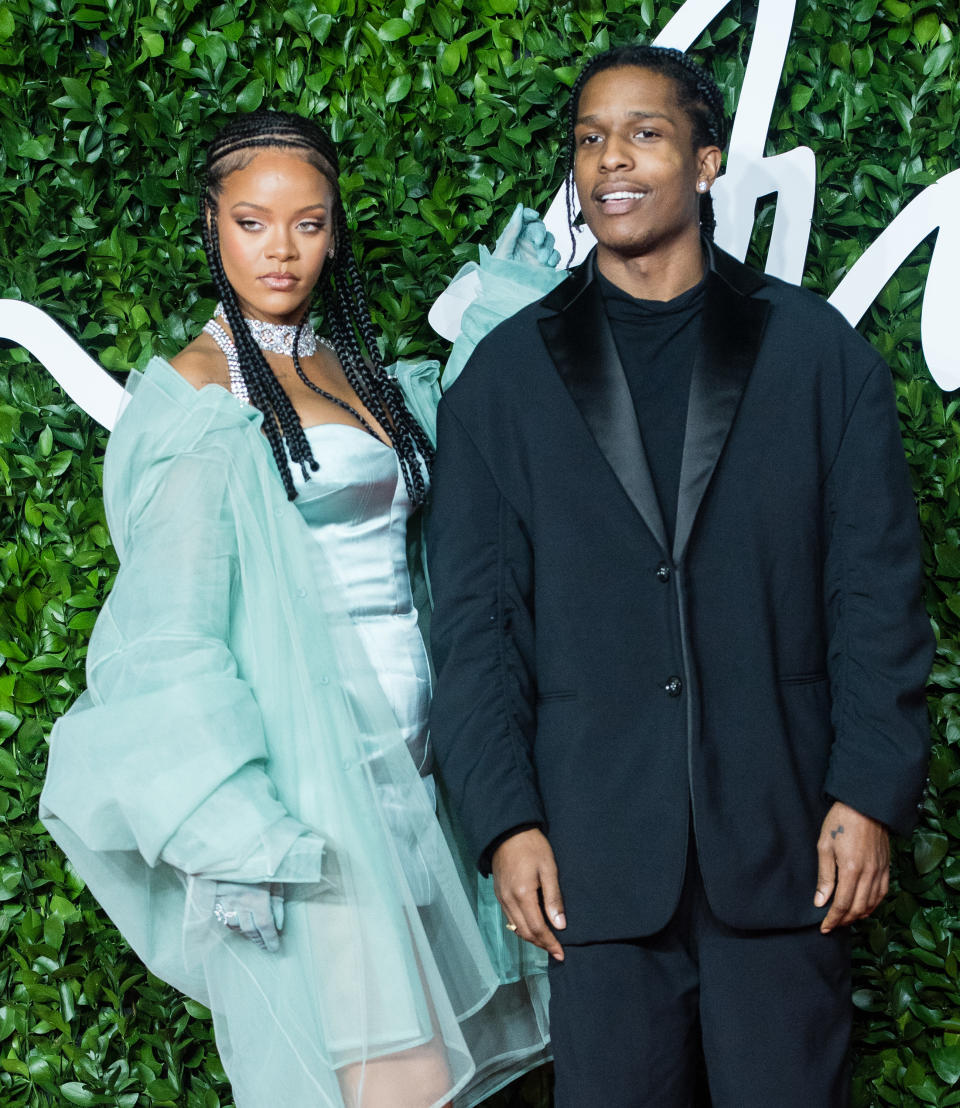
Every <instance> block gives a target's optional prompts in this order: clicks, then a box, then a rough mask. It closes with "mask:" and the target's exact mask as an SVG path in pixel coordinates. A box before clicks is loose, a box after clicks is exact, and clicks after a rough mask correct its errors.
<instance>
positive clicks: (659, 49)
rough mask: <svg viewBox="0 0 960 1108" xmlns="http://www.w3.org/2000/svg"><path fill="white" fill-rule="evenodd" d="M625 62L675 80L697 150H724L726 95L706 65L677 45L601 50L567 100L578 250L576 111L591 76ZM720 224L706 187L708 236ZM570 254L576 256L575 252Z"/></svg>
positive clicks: (570, 215)
mask: <svg viewBox="0 0 960 1108" xmlns="http://www.w3.org/2000/svg"><path fill="white" fill-rule="evenodd" d="M626 67H635V68H637V69H650V70H653V71H654V72H655V73H662V74H663V75H664V76H665V77H669V78H670V79H671V80H672V81H673V83H674V85H675V86H676V90H677V102H678V104H679V105H680V107H681V108H683V110H684V111H685V112H686V113H687V115H688V116H689V117H690V122H691V123H692V124H693V148H694V150H699V149H700V147H702V146H719V147H720V149H721V150H723V149H724V148H725V147H726V145H727V129H728V125H727V117H726V113H725V112H724V107H723V94H722V93H721V91H720V89H719V88H718V87H717V83H716V81H714V79H713V78H712V77H711V76H710V74H709V73H707V71H706V70H705V69H703V67H702V66H699V65H697V63H696V62H695V61H694V60H693V58H691V57H688V56H687V55H686V54H684V53H682V52H681V51H680V50H672V49H670V48H668V47H666V46H617V47H614V48H613V49H612V50H606V51H604V52H603V53H602V54H597V56H596V57H595V58H593V59H591V60H590V61H589V62H588V63H587V64H586V65H585V66H584V67H583V69H581V70H580V73H579V75H578V76H577V79H576V81H575V82H574V85H573V89H572V90H571V92H570V100H569V102H568V104H567V156H566V172H567V178H566V201H567V225H568V226H569V228H570V239H571V242H573V243H574V251H575V250H576V241H575V239H574V237H573V221H574V210H573V208H574V204H573V190H574V184H573V165H574V161H575V159H576V153H577V148H576V142H575V140H574V133H573V132H574V128H575V127H576V125H577V112H578V111H579V109H580V94H581V93H582V92H583V86H584V85H585V84H586V83H587V81H589V80H590V78H591V77H593V76H595V75H596V74H597V73H602V72H603V70H605V69H624V68H626ZM716 226H717V220H716V217H715V216H714V214H713V197H711V195H710V193H709V191H707V192H705V193H702V194H701V196H700V229H701V231H702V232H703V233H704V234H705V235H706V236H707V238H710V239H712V238H713V232H714V230H715V229H716ZM570 258H571V261H572V260H573V254H572V253H571V255H570Z"/></svg>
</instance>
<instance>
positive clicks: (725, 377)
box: [673, 272, 769, 564]
mask: <svg viewBox="0 0 960 1108" xmlns="http://www.w3.org/2000/svg"><path fill="white" fill-rule="evenodd" d="M768 309H769V305H768V304H767V302H766V301H764V300H756V299H753V298H752V297H750V296H747V295H744V293H742V292H739V291H737V290H736V289H734V288H732V287H731V286H730V285H729V284H728V283H727V281H726V280H724V279H723V278H721V277H720V276H719V275H718V274H717V273H716V272H714V273H713V274H712V275H711V277H710V281H709V283H708V285H707V294H706V298H705V303H704V313H703V341H702V342H701V343H700V346H699V349H698V353H697V358H696V361H695V362H694V366H693V378H692V380H691V382H690V400H689V404H688V407H687V430H686V435H685V437H684V443H683V462H682V464H681V467H680V495H679V500H678V503H677V529H676V534H675V535H674V543H673V561H674V563H675V564H678V563H679V562H681V561H682V560H683V556H684V554H685V553H686V549H687V544H688V543H689V541H690V535H691V532H692V531H693V525H694V523H695V522H696V519H697V513H698V511H699V510H700V505H701V503H702V502H703V497H704V494H705V493H706V491H707V486H708V485H709V484H710V479H711V477H712V476H713V472H714V470H715V469H716V467H717V462H718V461H719V459H720V455H721V453H722V452H723V448H724V445H725V444H726V441H727V436H728V435H729V434H730V428H731V427H732V426H733V421H734V418H735V416H736V414H737V409H738V408H739V406H740V399H741V397H742V396H743V390H744V389H745V388H746V384H747V380H748V378H749V376H750V371H751V370H752V369H753V366H754V363H755V361H756V359H757V353H758V351H759V349H760V340H761V338H762V337H763V328H764V325H765V323H766V319H767V311H768Z"/></svg>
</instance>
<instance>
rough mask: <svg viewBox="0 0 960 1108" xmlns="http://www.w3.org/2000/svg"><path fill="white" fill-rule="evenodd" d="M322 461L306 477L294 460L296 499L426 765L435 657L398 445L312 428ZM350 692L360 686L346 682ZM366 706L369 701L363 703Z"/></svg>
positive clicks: (338, 429) (339, 427)
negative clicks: (413, 565)
mask: <svg viewBox="0 0 960 1108" xmlns="http://www.w3.org/2000/svg"><path fill="white" fill-rule="evenodd" d="M306 436H307V440H308V441H309V443H310V447H311V449H312V451H313V456H314V458H315V459H316V460H317V462H319V464H320V468H319V469H318V470H317V471H316V472H315V473H314V474H312V476H311V478H310V480H309V481H305V480H304V479H303V476H302V474H301V471H300V467H299V465H294V466H293V467H292V470H291V472H292V474H293V477H294V483H295V485H296V488H297V493H298V495H297V499H296V501H295V504H296V506H297V507H298V508H299V509H300V513H301V514H302V516H303V518H304V520H305V522H306V523H307V525H308V526H309V528H310V534H311V535H312V536H313V539H314V541H315V542H316V544H317V553H318V563H319V564H320V565H322V566H323V567H324V568H323V573H324V574H326V575H327V576H329V574H330V572H331V569H332V572H333V573H334V574H335V575H336V580H335V581H331V582H330V588H332V589H336V590H338V591H339V592H340V595H341V596H342V597H343V598H344V600H345V602H346V607H347V611H348V614H349V616H350V618H351V620H352V622H353V623H354V625H355V627H356V629H357V631H358V633H359V634H360V638H361V641H362V643H363V646H364V648H365V650H366V653H367V656H368V658H369V659H370V662H371V664H372V666H373V668H374V670H375V671H376V674H377V677H378V679H379V682H380V685H381V687H382V688H383V691H384V694H385V695H386V697H387V700H388V702H389V704H390V706H391V707H392V709H393V711H394V714H395V715H396V718H397V724H398V727H399V728H400V731H401V733H402V734H403V738H404V740H405V741H406V744H407V747H408V749H409V750H410V753H411V756H412V757H413V758H414V761H415V762H416V764H417V766H418V768H419V769H420V771H421V773H424V774H425V773H427V772H428V771H429V767H428V766H427V765H425V764H424V763H425V759H426V732H427V712H428V710H429V706H430V693H431V685H430V665H429V662H428V660H427V651H426V647H425V645H424V642H423V637H422V636H421V634H420V629H419V627H418V625H417V620H418V613H417V609H416V607H415V606H414V603H413V595H412V593H411V589H410V575H409V571H408V569H407V551H406V544H407V521H408V520H409V518H410V514H411V512H412V510H413V506H412V504H411V502H410V498H409V496H408V495H407V489H406V483H405V482H404V479H403V474H402V472H401V469H400V462H399V459H398V457H397V454H396V451H394V450H393V449H392V448H391V447H389V446H387V445H385V444H384V443H382V442H381V441H380V440H379V439H376V438H374V437H373V436H372V435H370V434H368V433H367V432H366V431H364V430H362V429H361V428H359V427H352V426H349V425H348V424H340V423H324V424H318V425H316V426H313V427H308V428H307V429H306ZM345 691H346V692H347V694H348V695H350V694H351V693H352V692H353V690H351V689H349V688H348V689H346V690H345ZM358 710H359V712H360V714H361V715H362V705H358Z"/></svg>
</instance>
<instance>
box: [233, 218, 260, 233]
mask: <svg viewBox="0 0 960 1108" xmlns="http://www.w3.org/2000/svg"><path fill="white" fill-rule="evenodd" d="M237 226H238V227H240V228H242V229H243V230H244V231H259V230H260V228H261V227H262V226H263V224H262V223H261V222H260V221H259V220H258V219H238V220H237Z"/></svg>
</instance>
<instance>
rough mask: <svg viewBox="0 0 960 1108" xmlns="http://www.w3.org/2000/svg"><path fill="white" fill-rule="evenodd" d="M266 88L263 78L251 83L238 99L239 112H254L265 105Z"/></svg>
mask: <svg viewBox="0 0 960 1108" xmlns="http://www.w3.org/2000/svg"><path fill="white" fill-rule="evenodd" d="M265 93H266V86H265V85H264V83H263V79H262V78H261V77H257V78H255V79H254V80H253V81H251V82H250V83H249V84H248V85H247V86H246V87H245V88H244V90H243V92H241V93H240V94H239V96H238V97H237V111H241V112H254V111H256V110H257V108H259V107H260V105H261V104H262V103H263V97H264V95H265Z"/></svg>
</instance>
